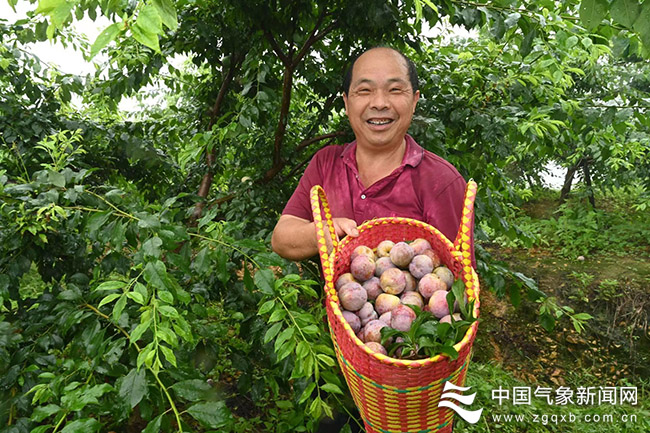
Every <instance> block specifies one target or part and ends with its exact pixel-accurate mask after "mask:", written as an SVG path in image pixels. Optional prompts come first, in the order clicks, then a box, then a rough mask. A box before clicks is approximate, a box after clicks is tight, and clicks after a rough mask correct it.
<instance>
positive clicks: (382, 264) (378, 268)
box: [375, 257, 397, 277]
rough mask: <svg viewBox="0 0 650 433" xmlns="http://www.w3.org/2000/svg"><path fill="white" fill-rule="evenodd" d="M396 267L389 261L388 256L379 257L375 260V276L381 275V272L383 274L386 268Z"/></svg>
mask: <svg viewBox="0 0 650 433" xmlns="http://www.w3.org/2000/svg"><path fill="white" fill-rule="evenodd" d="M396 267H397V266H395V265H394V264H393V262H391V260H390V257H380V258H378V259H377V261H376V262H375V276H376V277H381V274H383V273H384V271H385V270H386V269H390V268H396Z"/></svg>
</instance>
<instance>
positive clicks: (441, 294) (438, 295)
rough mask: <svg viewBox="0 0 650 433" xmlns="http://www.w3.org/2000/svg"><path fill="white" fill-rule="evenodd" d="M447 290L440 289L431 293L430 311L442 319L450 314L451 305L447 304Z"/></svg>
mask: <svg viewBox="0 0 650 433" xmlns="http://www.w3.org/2000/svg"><path fill="white" fill-rule="evenodd" d="M447 293H449V292H447V291H446V290H438V291H436V292H434V293H433V295H431V299H429V311H430V312H431V314H433V315H434V316H435V317H437V318H438V319H442V318H443V317H445V316H446V315H448V314H449V305H448V304H447Z"/></svg>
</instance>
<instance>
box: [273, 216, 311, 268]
mask: <svg viewBox="0 0 650 433" xmlns="http://www.w3.org/2000/svg"><path fill="white" fill-rule="evenodd" d="M271 247H272V248H273V251H275V252H276V253H277V254H278V255H280V256H282V257H284V258H286V259H289V260H296V261H299V260H304V259H307V258H309V257H312V256H314V255H316V253H318V243H317V240H316V231H315V228H314V223H313V222H310V221H306V220H302V219H300V218H295V217H293V218H291V217H290V218H286V217H283V218H280V221H278V224H277V225H276V226H275V229H274V230H273V236H272V237H271Z"/></svg>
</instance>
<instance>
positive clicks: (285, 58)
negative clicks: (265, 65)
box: [262, 23, 291, 66]
mask: <svg viewBox="0 0 650 433" xmlns="http://www.w3.org/2000/svg"><path fill="white" fill-rule="evenodd" d="M262 32H263V33H264V37H265V38H266V39H267V40H268V41H269V44H271V48H272V49H273V52H275V55H276V56H278V58H279V59H280V61H281V62H282V64H283V65H284V66H290V65H291V59H290V58H289V57H288V56H287V55H286V54H285V53H284V52H283V51H282V48H280V46H279V45H278V42H277V41H276V40H275V38H274V37H273V35H272V34H271V32H270V31H269V30H268V29H267V28H266V26H265V25H264V24H263V23H262Z"/></svg>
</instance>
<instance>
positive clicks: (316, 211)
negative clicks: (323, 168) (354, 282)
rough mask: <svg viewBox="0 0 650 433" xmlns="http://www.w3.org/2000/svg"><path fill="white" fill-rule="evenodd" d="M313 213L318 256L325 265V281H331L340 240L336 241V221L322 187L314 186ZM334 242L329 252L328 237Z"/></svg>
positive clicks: (312, 191)
mask: <svg viewBox="0 0 650 433" xmlns="http://www.w3.org/2000/svg"><path fill="white" fill-rule="evenodd" d="M310 199H311V211H312V214H313V216H314V225H315V226H316V240H317V241H318V255H319V256H320V261H321V264H322V265H323V273H324V275H325V279H326V280H328V282H329V280H331V279H332V278H333V276H334V271H333V267H332V263H331V261H330V257H334V255H335V253H336V249H337V248H338V244H339V243H338V240H337V239H336V231H335V230H334V220H333V219H332V212H330V206H329V203H328V202H327V196H326V195H325V191H324V190H323V188H322V187H321V186H320V185H314V186H313V187H312V188H311V191H310ZM321 205H322V207H323V210H324V211H325V223H326V224H327V228H328V230H325V225H324V224H323V217H322V214H321ZM328 235H329V239H330V240H331V242H332V246H333V248H332V251H331V252H328V251H327V236H328Z"/></svg>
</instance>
